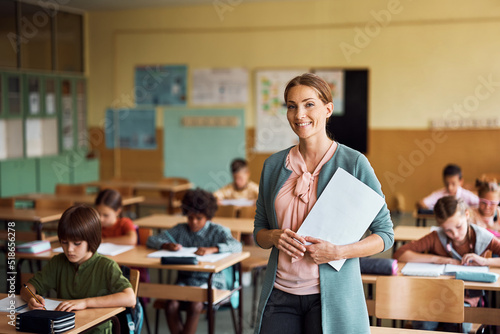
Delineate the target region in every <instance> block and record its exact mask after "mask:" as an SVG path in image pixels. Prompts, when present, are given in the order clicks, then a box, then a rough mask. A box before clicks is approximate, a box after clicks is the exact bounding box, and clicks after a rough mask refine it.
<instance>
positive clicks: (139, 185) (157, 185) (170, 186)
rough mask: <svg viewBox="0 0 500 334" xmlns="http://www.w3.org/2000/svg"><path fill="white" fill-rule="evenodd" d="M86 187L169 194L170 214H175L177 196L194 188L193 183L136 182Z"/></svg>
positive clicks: (102, 182) (96, 183)
mask: <svg viewBox="0 0 500 334" xmlns="http://www.w3.org/2000/svg"><path fill="white" fill-rule="evenodd" d="M84 184H85V185H86V186H91V187H99V188H101V189H103V188H113V187H131V188H132V189H133V190H134V192H137V191H140V190H145V191H163V192H168V198H167V204H168V208H167V209H168V212H169V213H173V209H174V206H173V203H174V200H175V194H176V193H178V192H181V191H185V190H189V189H191V188H193V186H194V185H193V184H192V183H161V182H135V181H95V182H89V183H84Z"/></svg>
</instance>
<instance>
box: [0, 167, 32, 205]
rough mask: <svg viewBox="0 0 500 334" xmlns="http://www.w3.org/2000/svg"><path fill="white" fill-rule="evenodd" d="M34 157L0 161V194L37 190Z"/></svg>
mask: <svg viewBox="0 0 500 334" xmlns="http://www.w3.org/2000/svg"><path fill="white" fill-rule="evenodd" d="M36 175H37V174H36V161H35V159H10V160H4V161H0V196H1V197H6V196H14V195H20V194H27V193H33V192H37V191H38V185H37V176H36Z"/></svg>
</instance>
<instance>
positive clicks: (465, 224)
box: [394, 196, 500, 333]
mask: <svg viewBox="0 0 500 334" xmlns="http://www.w3.org/2000/svg"><path fill="white" fill-rule="evenodd" d="M434 213H435V215H436V221H437V222H438V224H439V227H440V228H439V229H438V230H437V231H433V232H431V233H429V234H427V235H426V236H424V237H423V238H421V239H419V240H416V241H413V242H411V243H408V244H405V245H403V246H401V247H400V248H399V249H398V250H397V251H396V252H395V253H394V258H395V259H397V260H398V261H401V262H428V263H439V264H446V263H451V264H462V265H476V266H500V258H498V257H496V258H487V257H485V256H486V255H487V254H488V253H489V252H492V253H494V254H500V240H498V239H497V238H495V237H493V234H491V233H490V232H488V231H487V230H486V229H484V228H482V227H479V226H477V225H474V224H469V221H468V220H469V209H468V207H467V205H466V204H465V203H464V201H463V200H461V199H456V198H455V197H454V196H446V197H442V198H440V199H439V200H438V201H437V203H436V205H435V207H434ZM465 301H466V303H467V304H469V305H470V306H472V307H475V306H477V304H478V301H479V297H472V296H470V295H469V294H467V295H466V298H465ZM413 326H414V327H413V328H418V329H427V330H435V329H436V328H437V326H438V324H437V323H435V322H420V321H418V322H417V321H415V322H414V323H413ZM467 327H470V324H469V326H466V324H465V323H464V324H463V329H464V330H466V329H470V328H467ZM465 333H467V332H465Z"/></svg>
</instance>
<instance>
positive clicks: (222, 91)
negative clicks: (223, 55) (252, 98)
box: [191, 68, 248, 105]
mask: <svg viewBox="0 0 500 334" xmlns="http://www.w3.org/2000/svg"><path fill="white" fill-rule="evenodd" d="M192 78H193V84H192V85H193V86H192V91H191V104H193V105H223V104H245V103H247V100H248V98H247V96H248V93H247V92H248V71H247V70H246V69H244V68H200V69H194V70H193V77H192Z"/></svg>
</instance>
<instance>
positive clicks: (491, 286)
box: [361, 262, 500, 326]
mask: <svg viewBox="0 0 500 334" xmlns="http://www.w3.org/2000/svg"><path fill="white" fill-rule="evenodd" d="M405 264H406V263H403V262H399V263H398V275H400V276H402V274H401V269H402V268H403V267H404V266H405ZM490 271H491V272H495V273H497V274H500V268H499V267H490ZM377 277H378V275H364V274H363V275H361V278H362V280H363V283H365V284H368V285H372V286H375V287H376V284H377ZM422 278H423V279H443V280H449V279H455V278H454V277H453V276H447V275H441V276H439V277H422ZM464 288H465V289H470V290H485V291H500V279H499V280H497V281H496V282H494V283H482V282H471V281H464ZM369 290H371V289H370V288H369ZM372 298H373V296H371V294H370V293H368V299H367V300H366V305H367V308H368V314H369V315H370V316H374V315H375V300H373V299H372ZM464 312H465V320H464V322H471V323H479V324H488V325H496V326H500V309H497V308H490V307H465V308H464Z"/></svg>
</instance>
